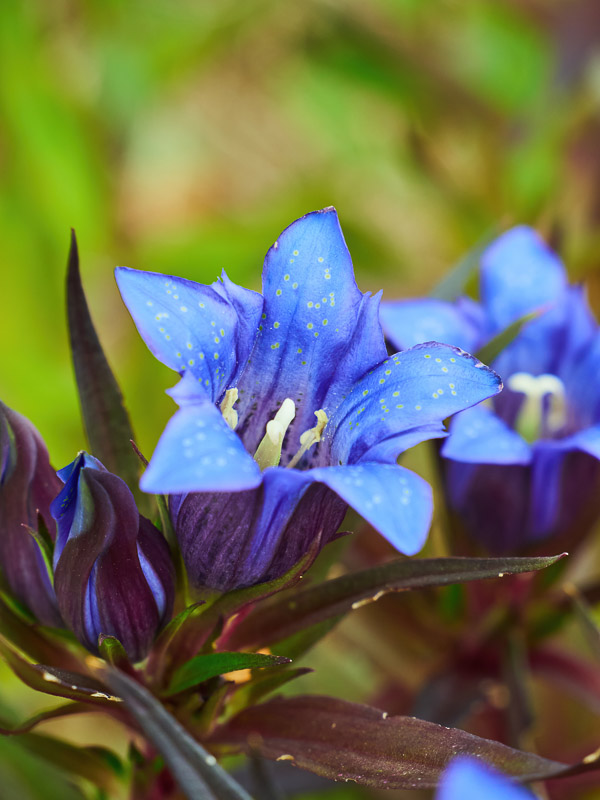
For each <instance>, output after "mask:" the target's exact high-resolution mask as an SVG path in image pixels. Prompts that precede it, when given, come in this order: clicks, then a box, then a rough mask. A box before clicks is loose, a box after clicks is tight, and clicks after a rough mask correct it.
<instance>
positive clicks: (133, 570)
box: [52, 453, 174, 661]
mask: <svg viewBox="0 0 600 800" xmlns="http://www.w3.org/2000/svg"><path fill="white" fill-rule="evenodd" d="M58 475H59V476H60V478H61V479H62V481H64V486H63V488H62V491H61V492H60V494H59V495H58V496H57V497H56V499H55V500H54V502H53V503H52V515H53V516H54V519H55V520H56V522H57V528H58V533H57V537H56V545H55V549H54V588H55V591H56V597H57V600H58V606H59V608H60V611H61V613H62V616H63V619H64V621H65V622H66V624H67V625H68V626H69V627H70V628H71V630H72V631H73V632H74V633H75V635H76V636H77V638H78V639H79V640H80V641H81V642H82V644H84V645H85V646H86V647H87V648H88V649H89V650H91V651H92V652H94V653H97V652H98V638H99V636H100V635H101V634H104V635H108V636H115V637H116V638H117V639H118V640H119V641H120V642H121V644H122V645H123V647H124V648H125V651H126V652H127V654H128V656H129V657H130V658H131V660H132V661H139V660H140V659H142V658H144V657H145V656H146V654H147V652H148V650H149V648H150V645H151V644H152V642H153V640H154V637H155V636H156V634H157V632H158V631H159V629H160V628H161V627H162V625H163V624H164V623H165V622H167V621H168V620H169V619H170V616H171V611H172V608H173V596H174V570H173V566H172V564H171V561H170V556H169V548H168V546H167V544H166V542H165V540H164V539H163V537H162V536H161V534H160V532H159V531H158V530H157V529H156V528H155V527H154V525H152V523H151V522H149V520H147V519H146V518H145V517H143V516H141V515H140V514H139V513H138V510H137V507H136V505H135V501H134V499H133V495H132V494H131V492H130V491H129V489H128V488H127V485H126V483H125V482H124V481H122V480H121V478H119V477H117V476H116V475H113V474H112V473H110V472H108V470H106V469H105V468H104V467H103V466H102V464H101V463H100V462H99V461H98V460H97V459H95V458H93V457H92V456H89V455H87V453H81V454H80V455H79V456H77V458H76V459H75V461H73V463H71V464H69V466H67V467H65V468H64V469H62V470H60V472H59V473H58Z"/></svg>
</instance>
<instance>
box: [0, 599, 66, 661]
mask: <svg viewBox="0 0 600 800" xmlns="http://www.w3.org/2000/svg"><path fill="white" fill-rule="evenodd" d="M0 636H2V637H4V639H6V640H7V641H10V642H12V643H13V644H14V645H15V646H16V647H18V648H19V650H21V651H22V652H23V653H26V654H27V655H28V656H30V657H31V658H32V659H33V660H34V661H38V662H41V663H43V664H52V665H54V666H61V667H64V668H65V669H71V668H73V667H74V666H75V665H76V664H77V661H76V659H75V658H74V656H73V654H72V653H70V652H69V651H68V650H67V649H66V648H64V647H63V646H62V644H61V643H59V642H57V641H55V640H54V639H51V638H50V637H49V636H46V634H45V632H44V631H43V629H40V628H39V626H35V625H30V624H27V623H26V622H25V621H24V620H23V619H22V618H21V617H20V616H19V615H17V614H16V613H15V612H14V611H13V610H12V608H11V607H10V606H9V605H8V604H7V603H5V602H4V600H3V598H2V597H0Z"/></svg>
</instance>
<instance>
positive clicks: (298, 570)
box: [147, 541, 319, 684]
mask: <svg viewBox="0 0 600 800" xmlns="http://www.w3.org/2000/svg"><path fill="white" fill-rule="evenodd" d="M318 552H319V542H318V541H315V543H314V544H313V547H312V548H311V550H310V551H309V552H308V553H307V554H306V555H305V556H304V558H302V559H301V560H300V561H299V562H298V563H297V564H295V565H294V566H293V567H292V568H291V569H290V570H289V571H288V572H286V573H285V575H282V576H281V577H280V578H276V579H275V580H273V581H269V582H268V583H260V584H258V585H257V586H250V587H248V588H246V589H236V590H235V591H233V592H228V593H227V594H223V595H221V596H220V597H217V598H216V599H214V600H211V601H210V602H207V603H205V604H203V605H201V604H197V605H195V606H190V607H189V608H187V609H186V610H185V611H182V612H181V614H179V616H178V617H176V618H175V620H173V621H172V622H171V623H170V624H169V625H168V626H167V627H166V628H165V630H164V631H163V633H162V634H161V635H160V636H159V638H158V640H157V642H156V644H155V646H154V648H153V650H152V652H151V654H150V658H149V661H148V668H147V672H148V675H149V676H150V677H151V678H152V679H153V681H154V682H155V683H157V684H160V683H161V682H163V681H164V680H167V681H168V680H170V678H171V676H172V674H173V673H174V671H175V670H176V669H177V667H179V666H181V665H182V664H185V662H186V661H189V659H190V658H192V657H193V656H195V655H196V654H197V653H198V651H199V650H200V649H201V648H202V647H205V646H206V645H207V643H209V642H210V641H211V637H212V638H213V639H214V637H215V636H216V635H218V633H220V629H221V627H222V625H223V622H224V621H225V620H227V619H228V618H229V617H231V616H233V615H234V614H237V613H238V612H239V611H240V610H241V609H242V608H244V607H245V606H247V605H250V604H252V603H255V602H257V601H258V600H262V599H264V598H265V597H269V596H270V595H272V594H275V593H277V592H280V591H282V590H283V589H288V588H289V587H291V586H293V585H295V584H296V583H297V582H298V581H299V580H301V578H302V576H303V575H304V573H305V572H306V571H307V570H308V569H309V568H310V567H311V566H312V564H313V562H314V560H315V558H316V556H317V554H318ZM257 649H259V648H257Z"/></svg>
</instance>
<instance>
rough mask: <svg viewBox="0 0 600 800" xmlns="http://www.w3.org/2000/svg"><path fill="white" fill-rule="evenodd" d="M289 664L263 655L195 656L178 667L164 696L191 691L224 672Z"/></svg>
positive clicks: (215, 654) (286, 661)
mask: <svg viewBox="0 0 600 800" xmlns="http://www.w3.org/2000/svg"><path fill="white" fill-rule="evenodd" d="M289 662H290V659H289V658H285V657H281V656H271V655H265V654H263V653H206V654H205V655H200V656H195V657H194V658H192V659H190V660H189V661H188V662H187V663H186V664H183V665H182V666H181V667H179V669H178V670H177V671H176V672H175V674H174V675H173V679H172V680H171V683H170V684H169V687H168V689H167V690H166V692H165V693H164V694H165V695H166V696H167V697H168V696H170V695H173V694H179V692H184V691H185V690H186V689H191V688H192V687H194V686H197V685H198V684H199V683H202V682H203V681H207V680H209V679H210V678H215V677H216V676H217V675H223V674H224V673H226V672H235V671H237V670H240V669H259V668H261V667H274V666H277V665H279V664H289Z"/></svg>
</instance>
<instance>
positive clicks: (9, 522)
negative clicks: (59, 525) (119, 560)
mask: <svg viewBox="0 0 600 800" xmlns="http://www.w3.org/2000/svg"><path fill="white" fill-rule="evenodd" d="M60 487H61V483H60V481H59V479H58V478H57V477H56V473H55V472H54V470H53V469H52V467H51V466H50V461H49V459H48V451H47V450H46V446H45V445H44V442H43V440H42V437H41V436H40V434H39V433H38V431H37V430H36V429H35V428H34V427H33V425H32V424H31V422H29V420H28V419H26V418H25V417H23V416H22V415H21V414H18V413H17V412H16V411H13V410H12V409H10V408H8V407H7V406H5V405H4V404H3V403H0V569H1V571H2V574H3V576H4V579H5V581H6V583H7V584H8V586H9V588H10V590H11V591H12V593H13V594H14V596H15V597H16V598H17V600H19V601H20V602H21V603H23V604H24V605H25V606H27V608H28V609H29V610H30V611H31V612H32V613H33V614H34V616H35V617H36V618H37V619H38V620H39V621H40V622H42V623H43V624H45V625H53V626H60V625H62V623H61V619H60V615H59V612H58V608H57V605H56V598H55V596H54V590H53V588H52V583H51V580H50V577H49V575H48V569H47V566H46V563H45V561H44V558H43V556H42V552H41V550H40V547H39V545H38V543H37V542H36V540H35V539H34V538H33V536H32V535H31V534H30V533H29V532H28V530H27V528H30V529H32V530H36V531H37V529H38V515H39V516H40V517H41V518H42V519H43V521H44V524H45V525H46V527H47V529H48V532H49V533H50V536H51V538H52V539H54V537H55V533H56V525H55V523H54V520H53V519H52V517H51V515H50V503H51V501H52V499H53V498H54V497H55V496H56V495H57V494H58V492H59V491H60Z"/></svg>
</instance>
